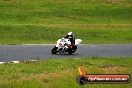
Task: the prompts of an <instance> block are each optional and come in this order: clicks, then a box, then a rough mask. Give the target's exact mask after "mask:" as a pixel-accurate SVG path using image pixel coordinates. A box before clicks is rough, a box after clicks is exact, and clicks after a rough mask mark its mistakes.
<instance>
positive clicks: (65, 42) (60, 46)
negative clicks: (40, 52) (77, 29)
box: [51, 38, 82, 54]
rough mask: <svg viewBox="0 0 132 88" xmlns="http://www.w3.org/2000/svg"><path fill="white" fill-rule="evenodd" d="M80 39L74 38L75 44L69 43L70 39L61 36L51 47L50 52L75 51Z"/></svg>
mask: <svg viewBox="0 0 132 88" xmlns="http://www.w3.org/2000/svg"><path fill="white" fill-rule="evenodd" d="M81 41H82V40H81V39H75V45H73V44H71V42H70V40H69V39H67V38H61V39H59V40H58V41H57V44H56V46H54V48H53V49H52V51H51V53H52V54H56V53H58V52H59V53H66V52H68V53H69V54H72V53H74V52H75V51H76V49H77V45H79V44H80V43H81Z"/></svg>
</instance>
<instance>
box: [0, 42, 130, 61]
mask: <svg viewBox="0 0 132 88" xmlns="http://www.w3.org/2000/svg"><path fill="white" fill-rule="evenodd" d="M53 46H54V45H0V61H14V60H19V61H21V60H31V59H49V58H78V57H132V44H83V45H79V46H78V49H77V51H76V52H75V53H74V54H72V55H69V54H66V53H65V54H57V55H52V54H51V52H50V51H51V49H52V48H53Z"/></svg>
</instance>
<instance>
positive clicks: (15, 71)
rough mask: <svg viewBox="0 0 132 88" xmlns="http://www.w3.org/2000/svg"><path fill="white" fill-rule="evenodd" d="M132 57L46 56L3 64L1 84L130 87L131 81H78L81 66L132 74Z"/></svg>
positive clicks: (10, 86) (11, 87) (58, 87)
mask: <svg viewBox="0 0 132 88" xmlns="http://www.w3.org/2000/svg"><path fill="white" fill-rule="evenodd" d="M131 63H132V58H99V57H93V58H75V59H70V58H68V59H47V60H41V61H38V62H32V63H29V62H28V63H20V64H13V63H9V64H1V65H0V87H1V88H31V87H32V88H62V86H63V88H69V87H71V88H87V87H89V88H131V87H132V83H130V84H87V85H83V86H80V85H78V84H77V83H76V76H77V75H78V66H79V65H80V64H82V65H83V68H84V69H85V70H86V73H88V74H130V75H132V71H131V70H132V64H131Z"/></svg>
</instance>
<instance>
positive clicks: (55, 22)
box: [0, 0, 132, 44]
mask: <svg viewBox="0 0 132 88" xmlns="http://www.w3.org/2000/svg"><path fill="white" fill-rule="evenodd" d="M111 1H112V2H111ZM131 14H132V1H131V0H39V1H38V0H1V1H0V44H23V43H55V42H56V40H57V39H58V38H60V37H63V36H65V35H66V33H67V32H69V31H73V32H74V33H75V35H76V37H77V38H81V39H82V40H83V43H132V15H131Z"/></svg>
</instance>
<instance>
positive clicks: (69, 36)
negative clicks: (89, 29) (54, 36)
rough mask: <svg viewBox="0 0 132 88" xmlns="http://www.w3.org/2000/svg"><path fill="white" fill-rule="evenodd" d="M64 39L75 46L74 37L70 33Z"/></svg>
mask: <svg viewBox="0 0 132 88" xmlns="http://www.w3.org/2000/svg"><path fill="white" fill-rule="evenodd" d="M64 38H68V39H69V40H70V42H71V44H72V45H75V36H74V35H73V33H72V32H68V33H67V35H66V36H65V37H64Z"/></svg>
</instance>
